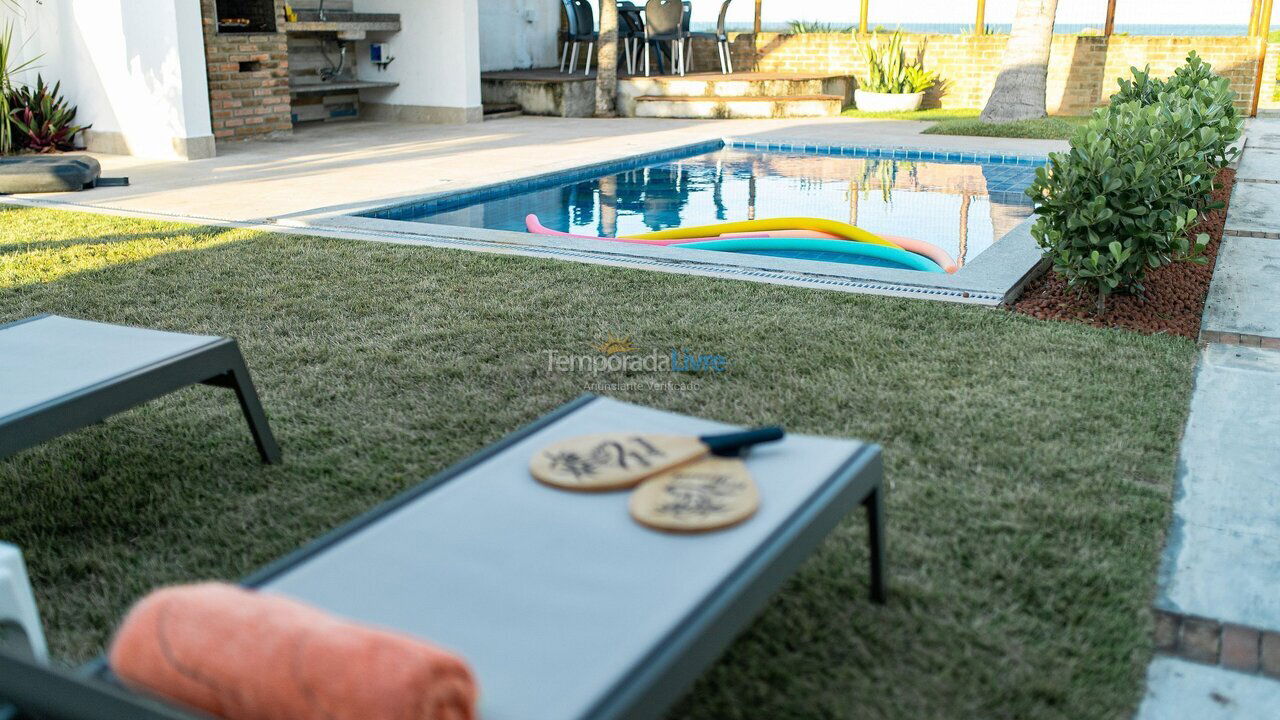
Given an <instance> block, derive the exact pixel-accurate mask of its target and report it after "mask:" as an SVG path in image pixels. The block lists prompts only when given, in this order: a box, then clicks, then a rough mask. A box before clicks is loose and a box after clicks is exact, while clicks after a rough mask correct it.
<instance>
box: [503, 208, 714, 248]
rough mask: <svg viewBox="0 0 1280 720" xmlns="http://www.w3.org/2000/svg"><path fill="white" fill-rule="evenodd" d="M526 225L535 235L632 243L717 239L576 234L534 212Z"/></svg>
mask: <svg viewBox="0 0 1280 720" xmlns="http://www.w3.org/2000/svg"><path fill="white" fill-rule="evenodd" d="M524 226H525V228H526V229H527V230H528V231H529V232H531V233H533V234H535V235H553V236H555V237H567V238H577V239H579V240H605V241H608V242H620V243H630V244H632V245H680V244H683V243H687V242H695V241H698V240H716V239H717V238H715V237H705V238H687V239H675V240H641V239H637V238H611V237H601V236H599V235H575V234H573V233H567V232H560V231H559V230H552V229H551V228H549V227H546V226H545V225H543V224H542V223H541V222H539V221H538V216H537V215H533V214H529V215H526V216H525V218H524Z"/></svg>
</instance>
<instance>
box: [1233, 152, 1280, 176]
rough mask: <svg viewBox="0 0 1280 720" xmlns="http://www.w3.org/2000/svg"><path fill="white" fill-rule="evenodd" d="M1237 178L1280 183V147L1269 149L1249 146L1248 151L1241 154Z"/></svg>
mask: <svg viewBox="0 0 1280 720" xmlns="http://www.w3.org/2000/svg"><path fill="white" fill-rule="evenodd" d="M1236 180H1237V181H1248V180H1255V181H1257V180H1261V181H1263V182H1274V183H1280V148H1277V149H1275V150H1267V149H1264V148H1255V147H1253V146H1252V145H1251V146H1249V149H1248V151H1247V152H1245V153H1244V154H1243V155H1241V156H1240V167H1238V168H1237V169H1236Z"/></svg>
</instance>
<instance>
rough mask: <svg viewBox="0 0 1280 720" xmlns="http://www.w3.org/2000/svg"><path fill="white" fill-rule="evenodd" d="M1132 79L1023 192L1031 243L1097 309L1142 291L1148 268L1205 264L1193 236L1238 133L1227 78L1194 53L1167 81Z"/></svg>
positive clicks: (1138, 75)
mask: <svg viewBox="0 0 1280 720" xmlns="http://www.w3.org/2000/svg"><path fill="white" fill-rule="evenodd" d="M1132 73H1133V79H1132V80H1123V79H1122V80H1120V92H1118V93H1117V94H1116V96H1114V97H1113V98H1112V100H1111V103H1110V105H1109V106H1108V107H1106V108H1102V109H1099V110H1097V111H1095V112H1094V114H1093V117H1092V118H1091V119H1090V120H1089V122H1088V123H1087V124H1086V125H1084V126H1083V127H1081V128H1080V129H1079V130H1078V131H1076V133H1075V135H1074V136H1073V137H1072V139H1071V150H1070V152H1068V153H1065V154H1063V153H1053V154H1051V155H1050V156H1049V165H1048V167H1047V168H1041V169H1039V170H1037V171H1036V180H1035V182H1033V183H1032V185H1031V187H1030V188H1028V190H1027V194H1028V195H1029V196H1031V198H1032V201H1033V202H1034V203H1035V205H1036V209H1035V212H1036V214H1037V215H1038V216H1039V219H1038V220H1037V221H1036V223H1035V225H1033V226H1032V228H1031V235H1032V237H1033V238H1035V240H1036V242H1037V244H1039V246H1040V247H1041V248H1042V249H1043V250H1044V251H1045V256H1046V257H1047V258H1049V259H1050V260H1052V262H1053V267H1054V270H1055V271H1056V272H1058V273H1061V274H1062V275H1063V276H1064V277H1066V279H1067V281H1068V283H1069V284H1071V285H1072V286H1076V287H1081V288H1085V289H1089V290H1092V291H1093V292H1094V293H1095V297H1096V298H1097V308H1098V311H1099V312H1103V311H1105V309H1106V301H1107V297H1108V296H1109V295H1110V294H1111V293H1114V292H1141V291H1142V290H1143V285H1142V282H1143V279H1144V277H1145V276H1146V273H1147V271H1148V270H1150V269H1152V268H1158V267H1161V266H1162V265H1167V264H1169V263H1171V262H1176V261H1181V260H1190V261H1196V262H1204V257H1203V253H1202V251H1203V249H1204V246H1205V244H1206V243H1207V242H1208V236H1206V235H1204V234H1201V235H1199V236H1198V237H1197V238H1196V239H1195V241H1194V242H1193V241H1192V240H1191V239H1190V238H1189V237H1188V234H1189V231H1190V229H1191V227H1192V226H1193V225H1194V223H1195V220H1196V217H1197V216H1198V214H1199V211H1200V210H1202V209H1204V208H1205V207H1206V203H1207V201H1208V199H1209V194H1210V193H1211V192H1212V191H1213V183H1214V179H1215V178H1216V176H1217V174H1218V172H1219V171H1220V170H1221V169H1222V168H1223V167H1225V166H1226V165H1227V163H1228V162H1230V161H1231V159H1232V158H1233V157H1234V155H1235V151H1234V150H1232V149H1231V144H1232V143H1233V142H1234V141H1235V140H1236V139H1238V138H1239V137H1240V132H1241V124H1242V123H1241V119H1240V116H1239V113H1238V112H1237V111H1236V110H1235V107H1234V105H1233V104H1232V101H1233V100H1234V93H1233V92H1232V91H1231V88H1230V85H1229V83H1228V81H1227V80H1226V79H1225V78H1221V77H1218V76H1217V75H1214V74H1213V72H1212V69H1211V68H1210V67H1209V66H1208V65H1207V64H1206V63H1204V62H1203V61H1202V60H1200V58H1199V57H1198V56H1196V54H1195V53H1192V54H1191V55H1190V56H1189V57H1188V58H1187V64H1186V65H1184V66H1183V67H1181V68H1179V70H1178V71H1177V72H1176V73H1175V75H1174V76H1173V77H1172V78H1170V79H1168V80H1161V79H1159V78H1152V77H1151V76H1150V71H1149V70H1141V71H1140V70H1138V69H1137V68H1133V69H1132Z"/></svg>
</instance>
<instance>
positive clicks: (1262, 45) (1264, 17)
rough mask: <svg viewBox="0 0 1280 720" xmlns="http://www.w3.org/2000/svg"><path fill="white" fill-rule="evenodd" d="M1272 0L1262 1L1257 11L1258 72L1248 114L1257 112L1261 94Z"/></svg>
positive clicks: (1252, 114)
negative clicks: (1260, 7)
mask: <svg viewBox="0 0 1280 720" xmlns="http://www.w3.org/2000/svg"><path fill="white" fill-rule="evenodd" d="M1271 10H1272V0H1263V1H1262V10H1261V11H1260V12H1259V13H1258V73H1257V75H1256V76H1255V77H1254V79H1253V104H1252V105H1250V106H1249V115H1250V116H1254V115H1257V114H1258V101H1259V100H1260V99H1261V95H1262V70H1263V66H1264V65H1266V64H1267V39H1268V38H1269V37H1271Z"/></svg>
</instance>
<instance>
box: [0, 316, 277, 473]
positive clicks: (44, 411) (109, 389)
mask: <svg viewBox="0 0 1280 720" xmlns="http://www.w3.org/2000/svg"><path fill="white" fill-rule="evenodd" d="M196 383H203V384H206V385H215V386H218V387H224V388H230V389H232V390H234V391H235V393H236V397H238V398H239V399H240V408H241V410H243V411H244V415H245V419H246V420H248V422H249V430H250V431H251V432H252V433H253V439H254V441H255V442H256V443H257V446H258V452H259V454H261V456H262V459H263V461H264V462H269V463H272V462H279V460H280V448H279V447H278V446H277V445H276V441H275V439H274V438H273V437H272V435H271V428H270V427H269V426H268V425H267V416H266V413H264V412H263V410H262V405H261V404H260V403H259V401H258V394H257V392H256V391H255V390H254V387H253V381H252V380H251V379H250V377H249V371H248V369H247V368H246V367H245V364H244V358H243V357H241V355H240V349H239V348H238V347H237V346H236V341H235V340H232V339H231V338H224V337H213V336H208V335H187V334H183V333H174V332H164V331H161V330H149V329H145V328H136V327H126V326H123V325H110V324H107V323H99V322H91V321H88V320H76V319H73V318H66V317H60V316H57V315H39V316H36V317H32V318H27V319H26V320H19V321H17V322H12V323H8V324H5V325H0V458H4V457H7V456H9V455H12V454H13V453H16V452H18V451H19V450H23V449H25V448H29V447H32V446H34V445H38V444H39V443H42V442H44V441H46V440H49V439H51V438H54V437H57V436H59V435H62V434H64V433H67V432H71V431H72V430H77V429H79V428H82V427H85V426H87V425H91V424H93V423H95V422H98V421H100V420H103V419H105V418H107V417H108V416H110V415H113V414H115V413H118V412H121V411H123V410H128V409H129V408H132V407H135V406H137V405H140V404H142V403H144V402H147V401H148V400H153V399H155V398H157V397H160V396H161V395H165V394H167V393H171V392H173V391H174V390H178V389H180V388H183V387H186V386H187V385H194V384H196Z"/></svg>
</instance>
